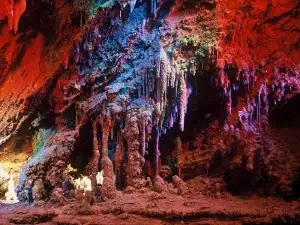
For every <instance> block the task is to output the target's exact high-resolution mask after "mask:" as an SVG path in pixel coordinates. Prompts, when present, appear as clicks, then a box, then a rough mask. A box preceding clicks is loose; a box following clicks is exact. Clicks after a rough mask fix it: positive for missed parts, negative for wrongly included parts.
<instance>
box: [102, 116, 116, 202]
mask: <svg viewBox="0 0 300 225" xmlns="http://www.w3.org/2000/svg"><path fill="white" fill-rule="evenodd" d="M101 125H102V158H101V165H102V168H103V177H104V180H103V186H102V192H101V195H102V198H103V200H105V199H111V198H115V197H116V186H115V183H116V178H115V174H114V168H113V163H112V161H111V160H110V158H109V157H108V137H109V131H110V129H111V125H112V123H111V118H110V115H109V113H107V112H105V113H103V114H102V115H101Z"/></svg>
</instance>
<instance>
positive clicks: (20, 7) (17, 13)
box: [5, 0, 26, 34]
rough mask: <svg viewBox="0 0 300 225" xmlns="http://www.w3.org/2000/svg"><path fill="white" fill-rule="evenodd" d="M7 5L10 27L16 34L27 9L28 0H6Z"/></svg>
mask: <svg viewBox="0 0 300 225" xmlns="http://www.w3.org/2000/svg"><path fill="white" fill-rule="evenodd" d="M5 6H6V12H7V17H8V27H9V29H10V30H11V31H13V32H14V33H15V34H16V33H17V31H18V27H19V20H20V18H21V16H22V15H23V13H24V12H25V10H26V0H20V1H14V0H5Z"/></svg>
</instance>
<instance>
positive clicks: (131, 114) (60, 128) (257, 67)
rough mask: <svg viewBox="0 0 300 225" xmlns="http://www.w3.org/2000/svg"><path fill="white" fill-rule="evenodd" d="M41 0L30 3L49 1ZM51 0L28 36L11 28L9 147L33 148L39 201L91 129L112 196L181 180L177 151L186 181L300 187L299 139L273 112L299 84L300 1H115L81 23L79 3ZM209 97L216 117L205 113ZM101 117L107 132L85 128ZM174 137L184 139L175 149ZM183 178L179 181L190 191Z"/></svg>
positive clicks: (6, 64) (5, 47) (2, 101)
mask: <svg viewBox="0 0 300 225" xmlns="http://www.w3.org/2000/svg"><path fill="white" fill-rule="evenodd" d="M32 2H35V3H32V4H31V5H28V7H27V10H29V9H32V10H34V9H35V7H37V9H36V10H37V12H38V11H39V10H42V8H39V6H38V5H37V4H38V3H41V1H32ZM43 2H44V1H43ZM46 2H47V3H46ZM50 2H52V1H49V2H48V1H45V3H43V4H48V5H47V6H48V8H47V7H45V8H46V9H48V10H49V11H48V10H46V12H47V13H50V14H49V15H48V14H47V16H46V15H45V16H44V15H39V18H38V19H36V18H35V17H33V18H31V17H30V15H32V16H34V15H35V14H34V13H33V12H32V13H31V14H30V15H28V17H25V18H24V20H23V21H22V19H21V21H20V29H19V30H20V33H17V34H16V35H12V34H10V33H9V29H8V28H7V26H6V24H5V23H3V25H1V27H0V29H1V36H0V52H1V55H0V68H1V71H0V76H1V77H0V85H1V89H0V107H1V110H0V118H1V119H0V144H1V151H2V149H3V150H4V149H6V150H7V151H8V152H14V150H15V149H18V150H20V152H26V153H27V157H29V158H28V160H27V159H24V160H23V163H25V161H26V163H25V165H24V167H23V169H22V172H21V174H20V179H19V186H18V196H19V198H20V200H21V201H24V191H25V190H24V189H25V188H26V187H25V186H26V185H25V184H26V182H30V183H31V182H32V185H33V186H32V187H29V188H32V191H33V195H34V198H35V199H39V198H40V196H43V195H45V197H43V198H46V199H47V198H49V197H50V196H51V193H48V192H49V191H47V190H55V188H60V187H62V184H63V181H64V177H63V172H64V171H65V169H66V167H67V165H68V163H72V160H73V159H72V156H73V155H72V154H73V153H74V152H75V153H74V154H79V153H78V152H76V151H75V150H74V148H75V147H74V145H75V143H76V141H78V140H87V142H89V141H90V142H93V143H92V146H93V149H92V151H93V150H94V157H95V158H94V161H93V162H94V163H92V164H93V166H92V167H93V168H92V170H93V171H92V176H93V185H94V186H95V179H94V177H95V174H96V172H97V170H100V169H103V171H104V183H103V186H102V190H101V194H102V196H103V199H105V200H107V199H110V198H115V197H117V191H116V182H117V183H121V184H120V186H121V188H125V187H126V186H132V187H133V188H134V190H138V189H141V188H142V187H144V186H145V185H146V183H147V182H146V181H145V180H144V178H145V177H148V176H151V178H152V179H153V180H154V190H156V191H157V192H164V191H165V190H168V188H169V186H168V184H166V181H164V180H163V179H162V178H161V177H160V176H158V172H159V171H160V168H163V166H166V165H164V164H166V163H169V162H170V161H171V160H172V158H174V155H176V157H175V158H176V159H177V161H176V163H173V165H171V166H174V167H175V169H178V170H179V172H178V173H179V176H180V177H181V178H183V179H190V178H193V177H195V176H196V175H202V176H203V175H206V176H210V175H214V176H217V177H218V178H219V179H221V181H222V179H223V181H224V182H225V183H226V185H227V189H228V190H229V191H231V192H234V193H241V192H243V191H249V190H250V191H251V192H254V193H255V192H256V193H261V194H264V195H280V196H282V197H285V198H292V197H293V196H295V193H294V192H296V189H295V188H293V183H294V182H296V181H295V179H296V171H297V168H299V167H300V165H299V162H300V160H299V154H298V152H297V150H295V149H296V148H294V146H297V144H291V143H292V142H293V140H288V138H285V140H284V142H285V143H286V144H287V145H286V146H285V145H284V144H280V143H279V142H278V139H279V138H278V137H276V134H275V133H276V132H279V133H280V134H281V135H282V134H283V133H285V131H286V130H284V129H282V128H280V129H279V128H278V129H275V128H273V127H272V124H271V122H270V119H269V116H270V114H272V112H275V111H276V110H277V109H278V107H280V106H281V105H284V103H285V102H288V101H290V100H293V99H297V95H299V90H300V82H299V81H300V77H299V76H300V74H299V65H297V64H298V63H299V58H300V57H299V51H298V49H299V40H298V39H299V38H298V35H297V33H298V28H297V24H299V3H298V2H297V1H292V0H288V1H284V0H280V1H272V0H271V1H266V2H261V1H258V0H255V1H251V2H249V1H242V0H238V1H233V2H228V1H224V0H223V1H222V0H220V1H191V0H183V1H179V0H178V1H157V2H154V1H149V2H150V3H151V4H150V5H151V6H150V7H149V4H146V3H143V2H142V1H122V5H120V4H118V3H117V1H113V2H115V5H112V7H103V8H102V9H101V10H99V11H97V13H96V15H94V17H93V18H91V19H90V20H88V21H87V23H86V24H85V26H84V27H83V28H82V29H81V28H79V26H78V24H76V18H77V19H78V15H76V13H75V12H74V11H73V8H72V5H71V4H70V3H69V2H66V1H62V0H57V1H55V4H54V5H53V6H51V4H50ZM123 3H124V4H123ZM128 3H129V5H130V6H129V8H126V7H124V6H125V5H126V4H128ZM154 3H157V5H156V4H154ZM1 4H2V3H1ZM0 6H1V5H0ZM1 10H2V9H1ZM129 11H130V13H129ZM149 12H150V13H149ZM1 14H3V12H2V11H0V15H1ZM149 14H150V15H149ZM51 18H52V19H53V18H55V20H51ZM35 19H36V21H41V22H39V24H38V25H40V26H38V27H39V28H36V27H35V26H33V24H35V23H34V22H32V20H35ZM48 19H49V20H50V21H48ZM3 21H4V20H3ZM43 21H44V22H43ZM21 22H22V23H21ZM40 23H42V24H40ZM10 24H11V23H10ZM22 24H23V25H22ZM21 25H22V26H23V27H22V26H21ZM44 26H45V28H44V29H42V27H44ZM48 26H49V27H48ZM14 27H15V26H14ZM21 28H22V29H21ZM50 31H53V32H50ZM48 32H50V33H48ZM70 40H73V41H70ZM32 62H36V64H37V65H36V66H32ZM21 81H22V82H21ZM206 81H208V82H206ZM202 103H203V104H202ZM197 105H198V106H197ZM199 105H200V106H199ZM210 105H221V106H222V107H221V108H222V109H221V110H220V111H222V113H219V114H218V113H215V112H211V110H212V111H214V108H213V107H211V106H210ZM202 106H203V108H205V109H204V110H203V111H207V112H205V115H200V116H198V115H196V116H195V115H192V113H193V112H196V114H197V111H196V109H197V108H200V107H202ZM206 108H207V109H206ZM194 110H195V111H194ZM91 120H92V121H97V122H99V130H97V129H95V127H94V133H93V140H94V141H93V140H88V138H85V137H86V136H85V135H87V134H83V133H82V132H80V131H81V130H82V129H83V127H84V126H88V124H89V121H91ZM201 122H203V123H202V124H200V123H201ZM43 130H44V131H45V130H53V133H51V132H50V131H49V133H48V134H50V135H49V136H47V137H45V136H43V137H45V138H44V139H45V140H39V141H38V145H37V147H36V148H34V147H32V148H31V147H30V144H31V141H28V142H29V143H25V141H24V140H33V139H34V138H35V137H36V132H38V133H40V132H41V131H43ZM288 130H289V129H288ZM298 131H299V129H298V128H296V129H295V130H293V129H292V130H291V131H290V133H291V136H294V137H296V138H297V132H298ZM45 133H46V132H45ZM294 133H295V134H294ZM165 134H166V135H168V134H170V135H171V136H172V135H173V137H172V140H180V143H181V144H180V145H181V146H180V148H179V145H178V146H177V147H178V148H172V147H170V146H171V144H170V146H168V147H167V148H171V149H164V148H163V147H162V146H163V144H164V143H162V138H163V137H164V135H165ZM189 135H190V138H189V139H188V138H185V137H186V136H189ZM181 139H182V140H181ZM17 140H20V142H21V143H22V144H21V145H20V146H15V148H13V146H12V143H17ZM295 140H297V139H295ZM23 142H24V143H25V144H24V145H23ZM32 143H34V141H32ZM26 144H27V145H26ZM85 144H86V143H84V144H83V145H85ZM86 146H87V145H86ZM98 146H102V151H101V153H100V152H99V150H98V149H97V147H98ZM116 146H118V148H117V147H116ZM150 146H151V147H150ZM116 148H117V149H116ZM28 149H30V151H26V150H28ZM31 149H33V150H35V152H33V150H31ZM89 150H90V149H84V150H83V149H79V150H78V151H80V153H82V155H83V156H87V155H88V151H89ZM84 151H85V152H84ZM116 151H117V154H116ZM98 152H99V153H100V155H98ZM166 152H168V153H170V154H166ZM100 157H101V161H100V163H99V158H100ZM11 160H12V161H14V156H12V159H11ZM89 160H91V159H87V161H89ZM146 160H147V161H146ZM82 161H83V160H82ZM99 164H100V165H99ZM171 164H172V163H171ZM174 164H176V165H174ZM85 166H86V165H82V167H84V168H85ZM145 167H147V168H146V169H145ZM143 169H144V170H146V171H143ZM175 169H173V171H172V173H174V174H175V173H176V172H174V171H175ZM115 171H118V172H117V174H115ZM83 173H88V170H85V169H84V171H83ZM87 175H91V174H87ZM116 175H117V176H116ZM172 175H173V174H172ZM221 181H220V180H219V181H218V182H217V183H219V185H217V183H215V184H214V181H213V180H212V181H208V186H211V187H209V188H207V189H210V190H211V191H209V192H210V193H213V194H214V195H216V196H218V197H220V195H221V194H222V190H221V189H222V186H223V181H222V182H221ZM41 183H43V185H44V186H49V188H48V189H47V190H45V192H46V193H43V191H44V190H43V189H46V188H43V187H42V186H43V185H41ZM148 183H149V182H148ZM183 186H184V185H183V184H182V181H181V180H179V179H178V178H176V179H175V188H177V192H178V193H183V192H184V188H183ZM212 189H214V190H212ZM56 191H57V189H56ZM41 193H43V194H41ZM52 194H53V193H52Z"/></svg>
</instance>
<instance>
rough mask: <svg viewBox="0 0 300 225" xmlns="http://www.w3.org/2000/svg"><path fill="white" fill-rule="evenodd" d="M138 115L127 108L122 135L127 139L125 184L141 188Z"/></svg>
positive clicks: (142, 161) (141, 158)
mask: <svg viewBox="0 0 300 225" xmlns="http://www.w3.org/2000/svg"><path fill="white" fill-rule="evenodd" d="M138 122H139V120H138V117H137V115H136V113H135V112H134V110H129V111H128V112H127V114H126V126H125V128H124V137H125V139H126V141H127V145H128V150H127V152H128V153H127V158H128V159H127V168H126V171H127V176H126V179H127V185H129V186H132V187H135V188H141V182H140V180H141V173H142V167H143V165H144V158H143V157H142V156H141V154H140V153H139V146H140V143H139V134H140V133H139V128H138Z"/></svg>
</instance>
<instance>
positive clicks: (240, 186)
mask: <svg viewBox="0 0 300 225" xmlns="http://www.w3.org/2000/svg"><path fill="white" fill-rule="evenodd" d="M224 181H225V182H226V185H227V189H228V191H230V192H231V193H233V194H239V195H248V194H252V193H253V191H252V190H253V187H254V184H253V181H254V174H253V172H251V171H249V170H247V169H246V168H244V167H242V168H234V169H230V170H227V171H225V173H224Z"/></svg>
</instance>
